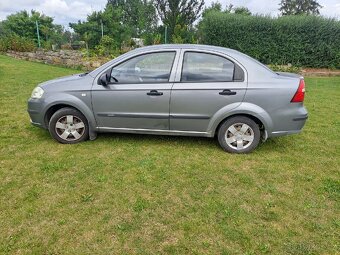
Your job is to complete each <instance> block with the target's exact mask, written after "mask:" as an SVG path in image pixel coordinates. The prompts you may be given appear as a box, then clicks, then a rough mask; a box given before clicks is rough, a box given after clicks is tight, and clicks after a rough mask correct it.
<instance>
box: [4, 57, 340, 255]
mask: <svg viewBox="0 0 340 255" xmlns="http://www.w3.org/2000/svg"><path fill="white" fill-rule="evenodd" d="M75 72H77V71H74V70H70V69H65V68H60V67H53V66H48V65H42V64H38V63H30V62H26V61H20V60H15V59H12V58H9V57H5V56H0V109H1V110H0V126H1V128H0V254H155V253H157V254H339V253H340V241H339V240H340V235H339V233H340V217H339V216H340V214H339V212H340V174H339V172H340V171H339V169H340V167H339V165H340V157H339V156H340V149H339V145H340V139H339V133H340V123H339V118H340V117H339V116H340V115H339V114H340V110H339V109H340V108H339V103H340V77H332V78H308V79H306V84H307V97H306V106H307V108H308V111H309V114H310V118H309V120H308V122H307V125H306V127H305V128H304V131H303V132H302V133H301V134H299V135H293V136H289V137H282V138H277V139H273V140H269V141H267V142H266V143H264V144H262V145H261V146H260V147H259V148H258V149H257V150H256V151H254V152H253V153H252V154H248V155H231V154H227V153H225V152H223V151H222V150H221V149H220V148H219V146H218V144H217V142H216V141H215V140H212V139H208V138H187V137H165V136H149V135H123V134H106V135H99V136H98V139H97V140H95V141H92V142H85V143H81V144H76V145H61V144H58V143H57V142H55V141H54V140H52V138H51V137H50V135H49V134H48V132H47V131H45V130H42V129H39V128H36V127H33V126H31V125H30V123H29V117H28V114H27V112H26V101H27V99H28V98H29V96H30V93H31V91H32V89H33V88H34V87H35V86H36V85H37V84H38V83H40V82H42V81H45V80H48V79H51V78H54V77H58V76H63V75H67V74H71V73H75Z"/></svg>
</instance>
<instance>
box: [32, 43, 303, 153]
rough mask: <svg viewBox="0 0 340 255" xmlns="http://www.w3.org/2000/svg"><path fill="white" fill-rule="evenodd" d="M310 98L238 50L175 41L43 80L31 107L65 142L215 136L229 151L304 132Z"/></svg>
mask: <svg viewBox="0 0 340 255" xmlns="http://www.w3.org/2000/svg"><path fill="white" fill-rule="evenodd" d="M304 95H305V83H304V79H303V77H301V76H300V75H297V74H292V73H283V72H279V73H275V72H273V71H272V70H270V69H269V68H267V67H266V66H265V65H263V64H261V63H259V62H258V61H256V60H255V59H253V58H251V57H249V56H247V55H245V54H243V53H241V52H238V51H236V50H231V49H227V48H222V47H215V46H207V45H176V44H173V45H157V46H148V47H142V48H138V49H135V50H132V51H130V52H128V53H126V54H123V55H121V56H119V57H118V58H116V59H114V60H112V61H110V62H108V63H106V64H104V65H103V66H101V67H99V68H97V69H96V70H94V71H92V72H89V73H84V74H78V75H72V76H67V77H63V78H59V79H55V80H51V81H47V82H44V83H42V84H39V85H38V86H37V87H36V88H35V89H34V90H33V92H32V96H31V98H30V99H29V100H28V112H29V115H30V118H31V123H32V124H33V125H35V126H39V127H42V128H45V129H48V130H49V132H50V134H51V136H52V137H53V138H55V139H56V140H57V141H58V142H60V143H69V144H70V143H77V142H81V141H85V140H87V139H90V140H94V139H95V138H96V136H97V133H100V132H120V133H142V134H160V135H185V136H203V137H217V139H218V141H219V144H220V145H221V147H222V148H223V149H224V150H225V151H227V152H231V153H247V152H250V151H252V150H253V149H255V148H256V147H257V146H258V144H259V143H260V141H265V140H266V139H267V138H270V137H277V136H282V135H289V134H294V133H299V132H300V131H301V129H302V128H303V126H304V124H305V122H306V120H307V117H308V115H307V111H306V109H305V107H304V106H303V100H304Z"/></svg>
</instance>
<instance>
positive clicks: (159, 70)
mask: <svg viewBox="0 0 340 255" xmlns="http://www.w3.org/2000/svg"><path fill="white" fill-rule="evenodd" d="M174 58H175V52H157V53H147V54H144V55H139V56H137V57H134V58H131V59H129V60H127V61H125V62H123V63H121V64H119V65H118V66H115V67H114V68H113V69H112V71H111V81H112V82H118V83H154V82H157V83H163V82H168V81H169V78H170V73H171V68H172V64H173V61H174Z"/></svg>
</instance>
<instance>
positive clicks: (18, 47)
mask: <svg viewBox="0 0 340 255" xmlns="http://www.w3.org/2000/svg"><path fill="white" fill-rule="evenodd" d="M34 49H35V44H34V41H33V40H30V39H28V38H24V37H20V36H17V35H10V36H8V37H4V38H1V39H0V51H2V52H5V51H7V50H14V51H20V52H25V51H33V50H34Z"/></svg>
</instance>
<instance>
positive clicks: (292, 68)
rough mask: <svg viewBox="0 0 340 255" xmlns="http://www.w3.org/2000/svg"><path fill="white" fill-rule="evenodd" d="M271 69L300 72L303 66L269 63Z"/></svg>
mask: <svg viewBox="0 0 340 255" xmlns="http://www.w3.org/2000/svg"><path fill="white" fill-rule="evenodd" d="M268 67H269V68H270V69H272V70H273V71H276V72H288V73H300V72H301V68H300V67H297V66H292V65H275V64H270V65H268Z"/></svg>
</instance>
